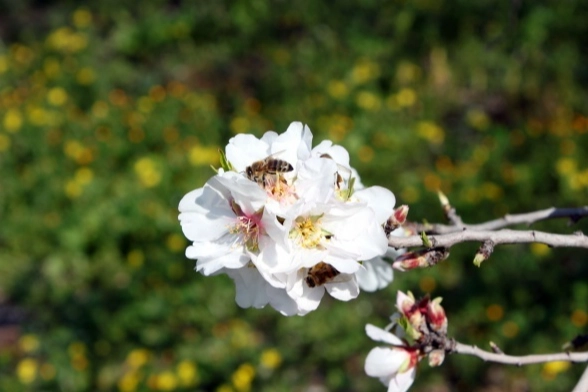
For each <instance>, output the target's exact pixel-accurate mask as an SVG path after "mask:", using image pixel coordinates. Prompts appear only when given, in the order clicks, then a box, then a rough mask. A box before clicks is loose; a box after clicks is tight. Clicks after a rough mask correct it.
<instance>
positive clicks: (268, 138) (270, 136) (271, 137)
mask: <svg viewBox="0 0 588 392" xmlns="http://www.w3.org/2000/svg"><path fill="white" fill-rule="evenodd" d="M277 138H278V133H277V132H274V131H267V132H266V133H264V134H263V136H262V137H261V141H263V142H265V143H266V144H267V145H268V146H271V145H272V143H273V142H274V141H275V140H276V139H277Z"/></svg>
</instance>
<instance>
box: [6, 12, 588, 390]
mask: <svg viewBox="0 0 588 392" xmlns="http://www.w3.org/2000/svg"><path fill="white" fill-rule="evenodd" d="M81 4H84V5H81ZM586 15H588V3H587V2H586V1H580V0H577V1H574V0H570V1H547V0H539V1H522V0H512V1H500V2H496V1H488V0H481V1H475V2H472V1H465V0H457V1H454V2H451V4H449V3H448V2H446V1H445V2H444V1H442V0H415V1H392V2H379V1H374V0H359V1H350V0H341V1H338V2H333V3H329V4H327V3H326V2H325V3H322V2H315V1H309V0H301V1H297V2H286V1H278V0H274V1H264V0H237V1H212V2H209V1H192V2H189V1H181V0H168V1H164V0H153V1H149V2H134V1H129V0H117V1H114V0H103V1H100V2H91V3H88V4H86V2H78V1H74V0H64V1H59V0H53V1H40V0H21V1H16V0H0V173H1V177H2V180H1V181H0V390H2V391H57V390H58V391H111V390H119V391H125V392H131V391H216V392H231V391H236V392H246V391H314V392H320V391H368V390H369V391H384V390H385V387H383V386H382V385H381V384H380V383H379V381H377V380H375V379H370V378H368V377H367V376H366V375H365V374H364V371H363V361H364V359H365V356H366V355H367V353H368V352H369V350H370V349H371V348H372V347H374V346H375V345H376V343H375V342H372V341H371V340H369V339H368V338H367V337H366V336H365V334H364V325H365V324H366V323H368V322H370V323H373V324H376V325H379V326H382V327H383V326H385V325H386V324H387V323H388V317H389V316H390V315H391V314H392V313H393V312H394V310H395V309H394V299H395V294H396V291H397V290H399V289H401V290H411V291H413V292H414V293H415V295H417V296H420V295H423V294H424V293H431V294H432V295H433V296H442V297H444V302H443V305H444V306H445V309H446V311H447V314H448V316H449V332H450V334H451V335H454V336H455V337H457V338H458V339H459V340H460V341H462V342H463V343H469V344H477V345H479V346H481V347H483V348H488V347H489V346H488V341H490V340H492V341H494V342H495V343H497V344H498V345H499V346H500V347H501V348H502V349H503V350H504V351H505V352H507V353H512V354H526V353H544V352H557V351H561V346H562V344H563V343H565V342H566V341H569V340H570V339H572V338H573V337H574V336H576V335H577V334H579V333H586V332H587V328H586V325H587V323H588V313H587V312H588V279H587V277H588V265H587V261H586V259H587V254H586V251H584V250H574V249H549V248H547V247H545V246H541V245H531V246H505V247H499V248H497V249H496V250H495V252H494V254H493V255H492V257H491V259H490V260H488V261H487V262H485V263H484V265H483V266H482V268H479V269H478V268H476V267H474V266H473V265H472V260H473V256H474V253H475V251H476V249H477V244H464V245H459V246H456V247H454V248H453V249H452V252H451V256H450V258H449V259H448V260H447V261H445V262H444V263H442V264H440V265H439V266H437V267H436V268H432V269H427V270H419V271H410V272H406V273H396V275H395V280H394V282H393V284H392V285H391V286H389V287H388V288H386V289H385V290H382V291H380V292H377V293H365V292H364V293H361V295H360V297H359V298H358V299H356V300H354V301H352V302H350V303H341V302H338V301H334V300H331V299H330V298H325V299H324V300H323V302H322V304H321V306H320V307H319V309H318V310H317V311H315V312H313V313H311V314H309V315H307V316H305V317H291V318H285V317H282V316H280V315H279V314H278V313H277V312H276V311H274V310H273V309H271V308H269V307H268V308H266V309H262V310H256V309H248V310H243V309H239V308H238V307H237V306H236V304H235V301H234V294H235V293H234V286H233V283H232V282H231V280H230V279H229V278H227V277H226V276H218V277H204V276H201V275H199V274H197V273H195V272H194V271H193V267H194V261H193V260H188V259H186V258H185V256H184V249H185V247H186V246H187V242H186V240H185V239H184V237H183V235H182V233H181V230H180V225H179V224H178V221H177V214H178V212H177V205H178V202H179V200H180V198H181V197H182V196H183V195H184V194H185V193H187V192H188V191H190V190H192V189H195V188H198V187H201V186H202V185H203V184H204V182H205V181H206V180H207V179H208V178H209V177H210V176H211V175H212V174H213V173H212V171H211V169H210V165H211V164H212V165H218V153H217V150H218V148H219V147H221V148H222V147H224V145H225V144H226V143H227V141H228V139H229V138H230V137H231V136H233V135H235V134H237V133H241V132H247V133H254V134H255V135H257V136H261V135H262V134H263V132H265V131H267V130H270V129H273V130H276V131H278V132H283V131H284V130H285V129H286V127H287V126H288V124H289V123H290V122H291V121H302V122H305V123H307V124H308V125H309V126H310V128H311V129H312V131H313V133H314V140H315V144H317V143H318V142H320V141H321V140H324V139H331V140H333V141H334V142H336V143H339V144H341V145H343V146H345V147H346V148H347V149H348V150H349V152H350V154H351V161H352V165H354V166H355V167H356V168H357V169H358V170H359V173H360V175H361V176H362V181H363V182H364V183H365V184H366V185H375V184H378V185H382V186H385V187H387V188H389V189H391V190H392V191H393V192H394V193H395V194H396V196H397V199H398V202H399V204H400V203H403V204H408V205H409V206H410V214H409V219H411V220H413V221H429V222H443V213H442V210H441V208H440V207H439V203H438V201H437V196H436V194H435V192H436V191H437V190H438V189H441V190H443V191H444V192H445V193H446V194H447V196H448V197H449V199H450V200H451V202H452V204H453V205H454V206H455V207H456V208H457V211H458V213H459V214H460V215H461V216H462V218H463V219H464V220H465V221H466V222H469V223H477V222H482V221H485V220H490V219H493V218H497V217H500V216H501V215H503V214H505V213H521V212H529V211H533V210H537V209H543V208H548V207H551V206H559V207H574V206H582V205H586V204H587V203H586V200H587V195H588V157H587V154H586V151H587V148H588V117H587V115H588V93H587V87H588V66H587V64H588V52H587V50H586V49H587V48H588V23H586ZM587 225H588V224H587V223H586V222H584V221H580V222H579V223H577V224H575V225H571V226H570V225H569V224H568V222H566V221H565V220H559V221H551V222H543V223H540V224H536V225H534V226H533V227H534V228H537V229H540V230H551V231H557V232H560V233H572V232H574V231H577V230H583V231H584V232H587V231H588V227H587ZM583 368H584V366H582V365H570V364H568V363H551V364H545V365H534V366H528V367H524V368H515V367H505V366H499V365H492V364H486V363H483V362H482V361H481V360H478V359H476V358H468V357H463V356H451V357H448V358H446V360H445V363H444V364H443V366H442V367H441V368H436V369H430V368H429V367H428V365H427V364H426V363H423V364H421V366H420V367H419V371H418V376H417V379H416V382H415V384H414V386H413V388H412V390H413V391H439V392H441V391H528V390H533V391H558V390H560V391H565V390H569V389H570V388H571V387H572V385H574V383H575V382H576V381H577V379H578V378H579V376H580V374H581V372H582V371H583Z"/></svg>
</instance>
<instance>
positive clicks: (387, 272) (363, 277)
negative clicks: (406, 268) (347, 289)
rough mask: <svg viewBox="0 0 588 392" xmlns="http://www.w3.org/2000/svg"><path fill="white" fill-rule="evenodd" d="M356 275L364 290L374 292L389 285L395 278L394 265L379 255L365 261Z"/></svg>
mask: <svg viewBox="0 0 588 392" xmlns="http://www.w3.org/2000/svg"><path fill="white" fill-rule="evenodd" d="M355 276H356V277H357V282H358V283H359V287H360V288H361V289H362V290H364V291H369V292H373V291H376V290H381V289H383V288H384V287H386V286H388V285H389V284H390V282H392V280H393V279H394V272H393V269H392V265H391V264H390V263H388V262H386V261H384V260H382V259H381V258H379V257H375V258H373V259H369V260H366V261H364V262H363V268H360V269H359V270H358V271H357V272H356V274H355Z"/></svg>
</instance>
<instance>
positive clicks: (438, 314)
mask: <svg viewBox="0 0 588 392" xmlns="http://www.w3.org/2000/svg"><path fill="white" fill-rule="evenodd" d="M441 301H442V298H441V297H437V298H435V299H434V300H432V301H430V302H429V303H428V304H427V321H428V322H429V326H430V327H431V329H432V330H433V331H436V332H438V333H440V334H446V333H447V316H446V315H445V309H443V307H442V306H441Z"/></svg>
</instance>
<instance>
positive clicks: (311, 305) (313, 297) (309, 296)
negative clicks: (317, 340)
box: [296, 284, 325, 316]
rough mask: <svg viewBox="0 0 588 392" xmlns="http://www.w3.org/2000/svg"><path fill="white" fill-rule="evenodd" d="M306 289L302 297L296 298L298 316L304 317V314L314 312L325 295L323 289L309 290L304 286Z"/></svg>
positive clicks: (314, 288)
mask: <svg viewBox="0 0 588 392" xmlns="http://www.w3.org/2000/svg"><path fill="white" fill-rule="evenodd" d="M304 286H306V284H304ZM306 289H307V290H305V292H304V295H303V296H302V297H300V298H296V304H297V305H298V315H299V316H304V315H305V314H307V313H309V312H312V311H313V310H316V308H318V306H319V304H320V303H321V299H322V298H323V295H324V294H325V289H324V288H323V287H313V288H310V287H308V286H306Z"/></svg>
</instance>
